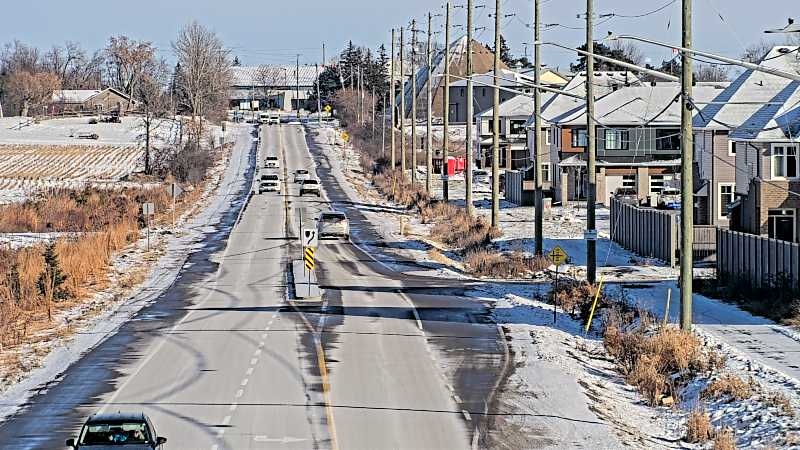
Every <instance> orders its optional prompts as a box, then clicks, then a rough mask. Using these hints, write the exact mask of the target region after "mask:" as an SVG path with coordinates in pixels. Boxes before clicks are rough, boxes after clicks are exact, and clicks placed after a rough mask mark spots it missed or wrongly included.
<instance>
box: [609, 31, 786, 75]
mask: <svg viewBox="0 0 800 450" xmlns="http://www.w3.org/2000/svg"><path fill="white" fill-rule="evenodd" d="M606 39H607V40H610V41H615V40H631V41H639V42H644V43H647V44H652V45H657V46H659V47H665V48H670V49H673V50H678V51H681V52H684V53H688V54H690V55H697V56H702V57H704V58H709V59H714V60H717V61H721V62H723V63H726V64H733V65H735V66H741V67H744V68H746V69H750V70H754V71H756V72H763V73H768V74H770V75H775V76H776V77H781V78H787V79H789V80H794V81H800V74H796V73H789V72H784V71H783V70H778V69H773V68H771V67H766V66H761V65H758V64H753V63H749V62H746V61H740V60H738V59H733V58H728V57H725V56H720V55H715V54H713V53H708V52H703V51H699V50H692V49H689V48H685V47H680V46H676V45H672V44H667V43H665V42H659V41H654V40H652V39H646V38H642V37H638V36H627V35H623V36H616V35H614V34H613V33H612V32H609V33H608V37H607V38H606Z"/></svg>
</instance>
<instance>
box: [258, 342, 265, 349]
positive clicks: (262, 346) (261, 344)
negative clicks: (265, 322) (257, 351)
mask: <svg viewBox="0 0 800 450" xmlns="http://www.w3.org/2000/svg"><path fill="white" fill-rule="evenodd" d="M264 345H266V344H264V341H261V342H259V343H258V348H264Z"/></svg>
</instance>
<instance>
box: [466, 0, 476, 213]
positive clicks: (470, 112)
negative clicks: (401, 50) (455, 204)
mask: <svg viewBox="0 0 800 450" xmlns="http://www.w3.org/2000/svg"><path fill="white" fill-rule="evenodd" d="M472 10H473V6H472V0H467V136H466V138H467V142H466V148H465V149H464V162H465V165H464V169H465V170H464V176H465V178H466V179H465V183H464V185H465V187H464V200H465V201H464V203H466V205H467V214H469V215H470V216H471V215H473V214H474V213H475V206H474V205H473V204H472V162H473V160H474V154H473V152H472V145H473V142H472V126H473V124H474V123H475V111H474V105H473V104H472V98H473V97H472V95H473V92H472V90H473V89H474V87H473V82H472V75H473V74H472V72H473V67H472V28H473V27H472Z"/></svg>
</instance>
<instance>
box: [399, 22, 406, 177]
mask: <svg viewBox="0 0 800 450" xmlns="http://www.w3.org/2000/svg"><path fill="white" fill-rule="evenodd" d="M403 31H405V30H404V29H403V28H402V27H401V28H400V170H401V171H402V172H403V176H405V175H406V130H405V126H406V65H405V58H404V54H405V50H404V49H405V46H406V42H405V40H404V37H403Z"/></svg>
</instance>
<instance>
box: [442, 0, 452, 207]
mask: <svg viewBox="0 0 800 450" xmlns="http://www.w3.org/2000/svg"><path fill="white" fill-rule="evenodd" d="M445 10H446V11H445V21H444V23H445V25H444V95H443V96H442V98H443V99H444V100H443V102H444V110H443V111H442V117H443V118H444V124H443V125H444V126H443V130H442V131H443V134H442V199H443V200H444V201H445V203H446V202H449V201H450V180H449V177H450V171H449V166H450V164H449V161H448V160H447V159H448V158H449V157H450V154H449V153H450V152H449V150H450V148H449V147H450V2H447V4H446V5H445Z"/></svg>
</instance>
